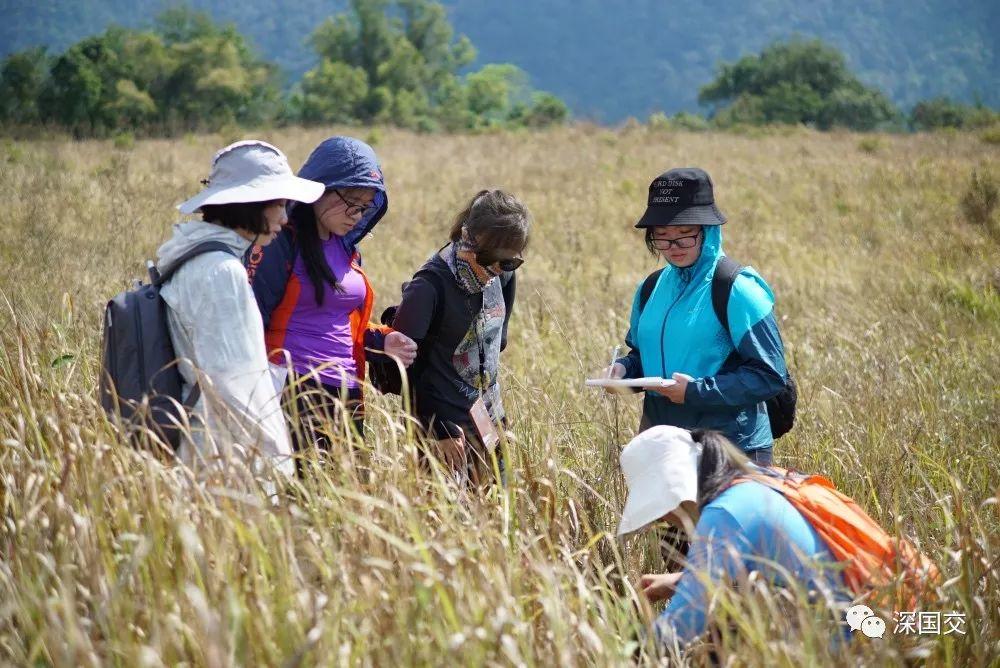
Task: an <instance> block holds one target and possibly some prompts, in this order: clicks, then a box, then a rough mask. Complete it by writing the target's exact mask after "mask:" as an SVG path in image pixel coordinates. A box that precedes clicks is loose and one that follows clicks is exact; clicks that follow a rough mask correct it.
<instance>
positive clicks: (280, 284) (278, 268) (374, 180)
mask: <svg viewBox="0 0 1000 668" xmlns="http://www.w3.org/2000/svg"><path fill="white" fill-rule="evenodd" d="M298 175H299V176H300V177H302V178H304V179H309V180H311V181H319V182H321V183H323V185H325V186H326V189H327V190H328V191H329V190H332V189H334V188H338V189H341V188H372V189H374V190H375V197H374V199H373V200H372V202H373V204H374V206H373V207H371V208H370V209H369V210H368V211H367V212H366V213H365V217H364V218H363V219H362V220H361V221H360V222H359V223H358V224H357V225H356V226H355V227H354V228H353V229H352V230H351V231H350V232H348V233H347V234H345V235H344V236H343V237H341V242H342V243H343V244H344V248H345V250H346V251H347V254H348V256H349V257H351V258H352V265H354V267H355V268H356V269H357V270H358V271H359V272H360V273H361V274H362V276H364V273H363V272H362V271H361V255H360V253H359V252H358V249H357V245H358V243H359V242H360V241H361V240H362V239H363V238H364V237H365V236H366V235H367V234H368V233H369V232H371V231H372V228H374V227H375V225H377V224H378V222H379V221H380V220H381V219H382V217H383V216H384V215H385V213H386V211H387V210H388V208H389V198H388V195H387V194H386V190H385V180H384V179H383V176H382V168H381V167H380V166H379V164H378V160H377V158H376V157H375V151H374V150H372V147H371V146H369V145H368V144H366V143H364V142H363V141H360V140H358V139H354V138H352V137H341V136H337V137H330V138H329V139H326V140H325V141H323V142H322V143H320V145H319V146H317V147H316V148H315V149H314V150H313V152H312V154H310V156H309V158H308V159H307V160H306V162H305V164H304V165H302V169H300V170H299V174H298ZM307 207H312V205H311V204H303V203H300V202H293V203H292V204H291V205H290V208H289V213H288V221H289V222H288V225H286V226H285V228H284V229H283V230H282V231H281V232H280V233H279V234H278V236H277V237H276V238H275V239H274V240H273V241H272V242H271V243H270V244H268V245H267V246H264V247H263V248H261V247H259V246H258V247H255V248H254V251H253V252H252V253H251V256H250V263H249V265H250V266H249V268H248V270H247V273H248V274H249V275H250V281H251V285H252V286H253V291H254V297H255V298H256V299H257V306H258V308H259V309H260V314H261V318H262V319H263V321H264V330H265V331H266V332H267V335H266V338H267V340H268V350H269V352H270V351H272V350H273V349H275V348H281V347H282V346H281V341H282V340H283V336H282V335H281V332H276V331H275V330H280V329H282V326H281V322H278V321H279V320H281V317H285V318H287V315H288V314H287V311H289V310H290V309H291V308H294V305H289V304H288V303H287V302H285V303H283V300H285V298H286V289H287V287H288V284H289V281H290V280H291V279H293V278H294V276H293V274H292V268H293V266H294V264H295V260H296V258H297V257H298V254H299V247H298V241H297V233H296V226H297V220H299V219H300V218H301V216H302V215H304V214H306V213H308V212H310V211H311V209H309V208H307ZM296 280H297V279H296ZM365 283H366V285H367V283H368V282H367V277H366V278H365ZM373 302H374V295H373V293H372V290H371V286H370V285H369V286H368V295H367V297H366V299H365V305H364V307H363V308H362V309H361V312H359V313H357V314H355V315H353V316H352V329H353V330H354V331H355V359H356V361H357V362H358V374H359V376H360V377H363V375H364V357H365V355H364V351H365V349H375V350H382V349H383V348H384V343H385V341H384V337H385V334H386V333H387V331H388V328H385V327H380V326H376V325H369V324H368V320H369V319H370V316H371V309H372V304H373ZM276 314H278V315H277V316H276ZM354 325H357V326H356V327H355V326H354Z"/></svg>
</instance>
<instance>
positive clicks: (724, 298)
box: [712, 255, 743, 335]
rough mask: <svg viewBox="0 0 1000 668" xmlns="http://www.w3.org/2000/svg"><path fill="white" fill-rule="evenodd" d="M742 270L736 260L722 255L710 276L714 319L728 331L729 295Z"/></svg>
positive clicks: (728, 332) (727, 332)
mask: <svg viewBox="0 0 1000 668" xmlns="http://www.w3.org/2000/svg"><path fill="white" fill-rule="evenodd" d="M742 269H743V265H741V264H740V263H739V262H737V261H736V260H734V259H732V258H731V257H728V256H726V255H723V256H722V257H721V258H719V261H718V263H717V264H716V265H715V273H714V274H713V275H712V310H714V311H715V317H716V318H718V319H719V324H721V325H722V329H724V330H726V334H730V335H731V333H730V331H729V293H731V292H732V291H733V283H735V282H736V277H737V276H738V275H739V273H740V271H741V270H742Z"/></svg>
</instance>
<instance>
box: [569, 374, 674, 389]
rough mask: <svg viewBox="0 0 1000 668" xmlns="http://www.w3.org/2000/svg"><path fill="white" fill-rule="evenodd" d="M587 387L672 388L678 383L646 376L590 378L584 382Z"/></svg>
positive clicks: (668, 379)
mask: <svg viewBox="0 0 1000 668" xmlns="http://www.w3.org/2000/svg"><path fill="white" fill-rule="evenodd" d="M584 384H585V385H586V386H587V387H607V388H621V387H628V388H633V389H636V388H639V389H641V388H643V387H670V386H671V385H676V384H677V381H676V380H673V379H671V378H660V377H659V376H646V377H644V378H588V379H587V380H586V381H584Z"/></svg>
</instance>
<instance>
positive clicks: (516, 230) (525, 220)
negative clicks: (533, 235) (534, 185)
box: [448, 190, 531, 252]
mask: <svg viewBox="0 0 1000 668" xmlns="http://www.w3.org/2000/svg"><path fill="white" fill-rule="evenodd" d="M463 228H464V229H465V230H467V231H468V233H469V236H470V237H472V242H473V243H474V244H475V246H476V249H477V250H484V249H503V250H510V251H514V252H523V251H524V249H525V248H526V247H527V246H528V235H529V233H530V231H531V213H530V212H529V211H528V207H526V206H525V205H524V204H522V203H521V201H520V200H519V199H517V198H516V197H514V196H513V195H511V194H510V193H507V192H504V191H503V190H480V191H479V192H478V193H476V195H475V197H473V198H472V199H471V200H469V203H468V204H466V205H465V208H463V209H462V210H461V211H460V212H459V213H458V215H457V216H455V221H454V222H453V223H452V225H451V231H450V232H449V234H448V237H449V238H450V239H451V240H452V241H458V240H459V239H461V238H462V230H463Z"/></svg>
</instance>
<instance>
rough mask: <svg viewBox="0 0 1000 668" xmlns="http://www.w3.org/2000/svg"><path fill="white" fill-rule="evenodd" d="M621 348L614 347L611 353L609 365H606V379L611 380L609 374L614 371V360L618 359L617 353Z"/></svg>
mask: <svg viewBox="0 0 1000 668" xmlns="http://www.w3.org/2000/svg"><path fill="white" fill-rule="evenodd" d="M621 348H622V347H621V346H620V345H618V346H615V349H614V350H613V351H612V353H611V364H609V365H608V378H611V374H613V373H614V371H615V360H617V359H618V351H619V350H621Z"/></svg>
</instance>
